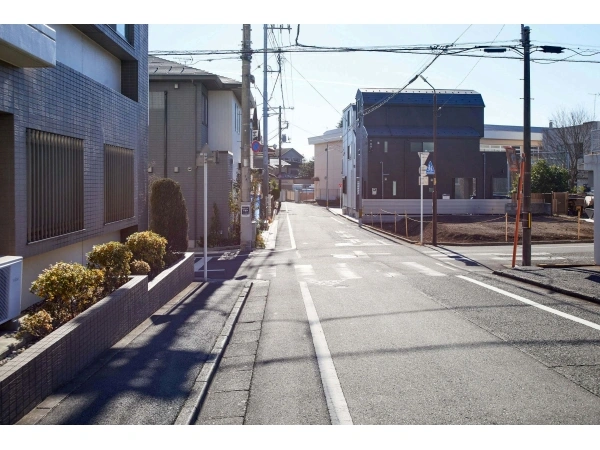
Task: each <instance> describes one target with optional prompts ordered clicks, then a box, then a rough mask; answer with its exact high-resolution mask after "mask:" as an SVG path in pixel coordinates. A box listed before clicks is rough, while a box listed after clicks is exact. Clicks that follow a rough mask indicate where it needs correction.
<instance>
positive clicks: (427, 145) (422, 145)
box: [410, 141, 433, 152]
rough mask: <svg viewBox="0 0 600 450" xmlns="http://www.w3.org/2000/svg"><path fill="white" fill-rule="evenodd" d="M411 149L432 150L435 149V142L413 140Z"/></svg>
mask: <svg viewBox="0 0 600 450" xmlns="http://www.w3.org/2000/svg"><path fill="white" fill-rule="evenodd" d="M410 151H411V152H432V151H433V142H414V141H413V142H411V143H410Z"/></svg>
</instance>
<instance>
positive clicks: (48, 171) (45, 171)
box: [26, 129, 83, 242]
mask: <svg viewBox="0 0 600 450" xmlns="http://www.w3.org/2000/svg"><path fill="white" fill-rule="evenodd" d="M26 137H27V242H36V241H41V240H43V239H48V238H51V237H55V236H61V235H63V234H67V233H72V232H74V231H79V230H83V140H82V139H75V138H72V137H68V136H61V135H58V134H54V133H47V132H44V131H39V130H32V129H27V132H26Z"/></svg>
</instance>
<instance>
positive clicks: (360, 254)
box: [354, 250, 369, 258]
mask: <svg viewBox="0 0 600 450" xmlns="http://www.w3.org/2000/svg"><path fill="white" fill-rule="evenodd" d="M354 254H355V255H356V257H357V258H368V257H369V255H367V254H366V253H365V252H363V251H362V250H355V251H354Z"/></svg>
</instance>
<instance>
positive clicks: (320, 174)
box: [308, 128, 344, 202]
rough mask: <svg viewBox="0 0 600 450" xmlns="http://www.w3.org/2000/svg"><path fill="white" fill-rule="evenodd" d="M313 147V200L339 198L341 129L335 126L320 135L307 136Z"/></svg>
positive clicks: (341, 147)
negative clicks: (333, 128)
mask: <svg viewBox="0 0 600 450" xmlns="http://www.w3.org/2000/svg"><path fill="white" fill-rule="evenodd" d="M308 143H309V144H311V145H314V149H315V176H314V179H313V180H314V184H315V200H327V199H329V200H337V201H338V202H339V199H340V191H341V189H342V185H343V183H342V163H343V159H344V150H343V148H344V147H343V143H342V129H341V128H336V129H335V130H329V131H326V132H325V133H323V134H322V135H321V136H314V137H309V138H308Z"/></svg>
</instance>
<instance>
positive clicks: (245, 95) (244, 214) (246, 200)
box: [240, 25, 254, 251]
mask: <svg viewBox="0 0 600 450" xmlns="http://www.w3.org/2000/svg"><path fill="white" fill-rule="evenodd" d="M250 31H251V29H250V25H243V40H242V149H241V150H242V152H241V153H242V202H241V208H240V248H241V250H242V251H251V250H252V243H253V241H254V236H252V217H251V215H250V211H251V208H250V185H251V183H250V158H251V155H250V61H251V60H252V51H251V49H250Z"/></svg>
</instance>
